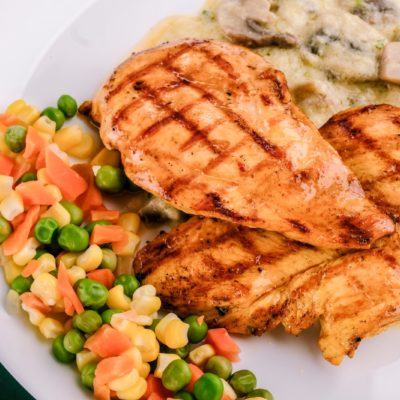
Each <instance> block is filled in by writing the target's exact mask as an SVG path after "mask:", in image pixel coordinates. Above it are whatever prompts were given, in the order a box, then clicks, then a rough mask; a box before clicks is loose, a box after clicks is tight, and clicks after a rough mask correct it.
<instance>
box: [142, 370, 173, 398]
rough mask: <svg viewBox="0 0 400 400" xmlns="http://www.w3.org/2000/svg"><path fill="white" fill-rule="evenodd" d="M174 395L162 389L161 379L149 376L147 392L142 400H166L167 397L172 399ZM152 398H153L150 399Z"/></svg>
mask: <svg viewBox="0 0 400 400" xmlns="http://www.w3.org/2000/svg"><path fill="white" fill-rule="evenodd" d="M173 395H174V393H173V392H170V391H169V390H168V389H166V388H165V387H164V385H163V384H162V382H161V379H159V378H156V377H155V376H154V375H149V376H148V377H147V390H146V393H145V394H144V396H143V398H144V399H146V400H151V399H154V400H157V399H166V398H167V397H173ZM152 396H153V397H152Z"/></svg>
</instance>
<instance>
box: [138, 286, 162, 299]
mask: <svg viewBox="0 0 400 400" xmlns="http://www.w3.org/2000/svg"><path fill="white" fill-rule="evenodd" d="M156 294H157V289H156V288H155V287H154V286H153V285H149V284H147V285H143V286H139V287H138V288H137V289H136V290H135V293H134V294H133V298H135V297H141V296H156Z"/></svg>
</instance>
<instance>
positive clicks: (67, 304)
mask: <svg viewBox="0 0 400 400" xmlns="http://www.w3.org/2000/svg"><path fill="white" fill-rule="evenodd" d="M64 309H65V314H67V315H69V316H70V317H72V316H73V315H74V312H75V309H74V305H73V304H72V301H71V300H70V299H69V298H68V297H64Z"/></svg>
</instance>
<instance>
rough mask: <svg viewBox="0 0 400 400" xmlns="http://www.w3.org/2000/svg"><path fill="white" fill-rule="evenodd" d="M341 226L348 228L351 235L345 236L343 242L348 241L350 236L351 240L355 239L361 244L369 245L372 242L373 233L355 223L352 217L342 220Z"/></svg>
mask: <svg viewBox="0 0 400 400" xmlns="http://www.w3.org/2000/svg"><path fill="white" fill-rule="evenodd" d="M341 226H342V227H343V228H344V229H346V230H347V231H348V233H349V237H347V236H346V235H345V236H344V237H343V243H345V244H346V243H348V242H349V238H350V239H351V241H355V242H357V243H359V244H360V245H368V244H370V243H371V242H372V236H371V234H370V233H369V232H368V231H366V230H365V229H362V228H360V227H359V226H357V225H355V224H354V222H353V221H352V220H351V218H344V219H343V220H342V221H341Z"/></svg>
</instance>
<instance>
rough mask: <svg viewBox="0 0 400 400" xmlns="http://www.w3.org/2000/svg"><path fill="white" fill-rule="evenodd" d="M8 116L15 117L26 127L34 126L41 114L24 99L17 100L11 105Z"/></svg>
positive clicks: (7, 111)
mask: <svg viewBox="0 0 400 400" xmlns="http://www.w3.org/2000/svg"><path fill="white" fill-rule="evenodd" d="M6 114H10V115H15V116H16V117H17V118H18V119H19V120H21V121H22V122H24V123H25V124H26V125H30V124H32V123H33V122H34V121H36V120H37V119H38V118H39V116H40V112H39V110H38V109H37V108H36V107H33V106H31V105H29V104H26V103H25V101H24V100H22V99H19V100H16V101H14V102H13V103H11V104H10V105H9V106H8V107H7V110H6Z"/></svg>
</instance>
